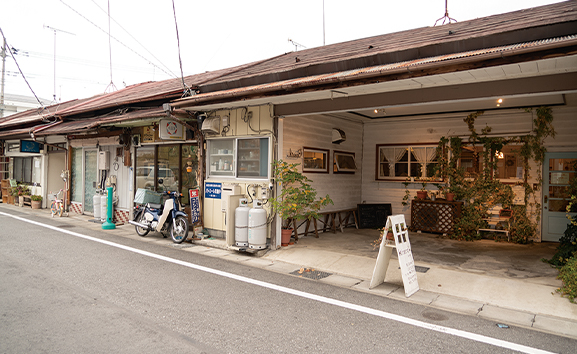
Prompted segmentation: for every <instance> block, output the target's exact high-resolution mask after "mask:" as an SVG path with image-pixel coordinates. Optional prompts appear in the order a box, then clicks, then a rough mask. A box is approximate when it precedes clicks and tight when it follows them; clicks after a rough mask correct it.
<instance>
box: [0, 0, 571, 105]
mask: <svg viewBox="0 0 577 354" xmlns="http://www.w3.org/2000/svg"><path fill="white" fill-rule="evenodd" d="M558 2H560V0H550V1H548V0H483V1H478V0H448V13H449V16H450V17H451V18H453V19H455V20H457V21H466V20H471V19H475V18H479V17H485V16H490V15H495V14H499V13H505V12H511V11H516V10H521V9H526V8H531V7H535V6H542V5H547V4H552V3H558ZM173 5H174V10H173ZM108 9H110V11H108ZM323 9H324V11H323ZM175 12H176V23H175V15H174V13H175ZM108 13H109V14H110V17H109V15H108ZM323 14H324V16H323ZM444 15H445V0H404V1H399V0H394V1H393V0H381V1H377V0H355V1H351V0H348V1H345V0H324V1H323V0H291V1H281V0H268V1H267V0H244V1H240V0H238V1H234V0H210V1H206V0H205V1H193V0H138V1H137V0H0V28H1V29H2V32H3V33H4V36H5V38H6V41H7V44H8V46H9V47H10V48H15V49H17V50H18V52H17V54H15V55H14V58H15V59H16V60H14V59H13V58H12V56H10V54H9V53H7V54H8V56H7V57H6V69H5V70H6V74H5V89H4V92H5V94H15V95H24V96H31V97H33V96H34V94H35V95H36V96H38V97H39V98H42V99H46V100H48V101H54V99H55V100H56V101H57V102H64V101H68V100H72V99H77V98H86V97H92V96H94V95H97V94H101V93H103V92H110V91H111V90H114V89H121V88H123V87H125V86H127V85H133V84H137V83H141V82H147V81H160V80H165V79H170V78H176V77H180V75H181V66H180V63H182V72H183V74H184V76H187V75H192V74H198V73H202V72H205V71H212V70H218V69H223V68H228V67H232V66H236V65H241V64H245V63H250V62H253V61H257V60H262V59H266V58H270V57H274V56H277V55H281V54H283V53H287V52H291V51H295V50H302V49H303V48H314V47H318V46H322V45H323V44H327V45H328V44H334V43H340V42H346V41H350V40H355V39H359V38H366V37H371V36H376V35H381V34H386V33H393V32H399V31H403V30H408V29H413V28H420V27H428V26H433V25H434V24H435V22H436V21H437V20H438V19H441V18H443V16H444ZM323 17H324V25H323ZM441 22H443V20H441V21H439V22H438V25H441ZM445 23H448V20H446V21H445ZM109 27H110V31H109V30H108V29H109ZM177 27H178V32H177V30H176V28H177ZM108 33H110V36H109V34H108ZM177 33H178V40H177ZM289 39H291V40H292V41H293V42H294V43H297V44H298V45H296V46H295V44H293V42H290V41H289ZM178 43H180V46H179V45H178ZM0 44H1V42H0ZM179 47H180V50H179ZM179 52H180V58H181V60H179ZM16 63H17V64H18V66H20V69H21V70H22V73H23V74H24V75H22V74H21V73H20V70H19V69H18V66H17V64H16ZM24 77H25V78H26V80H27V81H28V84H29V85H30V87H31V88H30V87H29V86H28V84H27V83H26V81H25V80H24Z"/></svg>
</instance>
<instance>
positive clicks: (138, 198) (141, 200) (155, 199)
mask: <svg viewBox="0 0 577 354" xmlns="http://www.w3.org/2000/svg"><path fill="white" fill-rule="evenodd" d="M134 202H135V203H136V204H146V203H154V204H162V194H161V193H156V192H154V191H151V190H148V189H144V188H138V189H137V190H136V194H135V195H134Z"/></svg>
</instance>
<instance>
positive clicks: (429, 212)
mask: <svg viewBox="0 0 577 354" xmlns="http://www.w3.org/2000/svg"><path fill="white" fill-rule="evenodd" d="M462 205H463V203H462V202H447V201H432V200H418V199H415V200H413V201H412V203H411V230H412V231H425V232H436V233H444V234H445V233H449V232H451V231H452V230H453V225H454V224H455V221H456V220H457V219H458V218H459V217H460V216H461V207H462Z"/></svg>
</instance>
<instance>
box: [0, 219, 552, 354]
mask: <svg viewBox="0 0 577 354" xmlns="http://www.w3.org/2000/svg"><path fill="white" fill-rule="evenodd" d="M0 215H5V216H9V217H12V218H14V219H17V220H21V221H24V222H27V223H30V224H34V225H38V226H41V227H45V228H48V229H52V230H55V231H58V232H62V233H65V234H69V235H72V236H75V237H80V238H83V239H86V240H90V241H94V242H98V243H102V244H105V245H108V246H112V247H116V248H120V249H123V250H126V251H129V252H133V253H138V254H140V255H143V256H147V257H151V258H156V259H159V260H162V261H166V262H170V263H174V264H178V265H181V266H184V267H188V268H192V269H196V270H200V271H203V272H207V273H211V274H215V275H219V276H222V277H226V278H229V279H234V280H238V281H242V282H245V283H249V284H253V285H258V286H261V287H263V288H267V289H272V290H276V291H280V292H283V293H286V294H291V295H295V296H300V297H303V298H306V299H310V300H314V301H319V302H323V303H325V304H330V305H334V306H339V307H342V308H346V309H350V310H354V311H358V312H362V313H366V314H369V315H373V316H378V317H382V318H386V319H389V320H393V321H397V322H401V323H405V324H408V325H411V326H415V327H420V328H424V329H428V330H431V331H436V332H441V333H446V334H450V335H453V336H457V337H461V338H465V339H470V340H473V341H477V342H481V343H486V344H490V345H494V346H497V347H502V348H506V349H511V350H516V351H519V352H522V353H551V352H548V351H545V350H541V349H537V348H532V347H528V346H525V345H521V344H516V343H512V342H507V341H504V340H501V339H496V338H491V337H487V336H484V335H480V334H476V333H471V332H466V331H461V330H458V329H454V328H449V327H444V326H437V325H434V324H431V323H427V322H422V321H418V320H414V319H412V318H408V317H403V316H399V315H395V314H392V313H388V312H384V311H380V310H375V309H372V308H369V307H365V306H360V305H355V304H352V303H349V302H344V301H340V300H335V299H331V298H328V297H324V296H320V295H315V294H310V293H306V292H304V291H300V290H295V289H291V288H287V287H284V286H280V285H275V284H271V283H267V282H263V281H260V280H255V279H251V278H247V277H244V276H241V275H236V274H232V273H228V272H223V271H220V270H217V269H212V268H207V267H204V266H200V265H196V264H193V263H189V262H185V261H181V260H178V259H174V258H170V257H166V256H162V255H159V254H156V253H151V252H147V251H143V250H139V249H137V248H133V247H128V246H124V245H121V244H118V243H114V242H110V241H106V240H101V239H98V238H95V237H91V236H87V235H83V234H79V233H77V232H73V231H69V230H65V229H61V228H58V227H55V226H51V225H46V224H42V223H40V222H37V221H33V220H28V219H24V218H21V217H18V216H15V215H10V214H6V213H3V212H0Z"/></svg>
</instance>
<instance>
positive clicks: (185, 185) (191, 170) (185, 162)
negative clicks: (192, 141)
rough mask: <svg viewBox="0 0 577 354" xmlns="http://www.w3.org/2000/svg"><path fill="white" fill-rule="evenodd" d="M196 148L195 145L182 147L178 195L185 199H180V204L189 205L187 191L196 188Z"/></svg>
mask: <svg viewBox="0 0 577 354" xmlns="http://www.w3.org/2000/svg"><path fill="white" fill-rule="evenodd" d="M197 150H198V147H197V146H196V145H183V146H182V166H181V169H180V171H181V174H182V187H181V189H180V193H182V195H183V196H187V197H186V198H182V203H183V204H185V205H188V204H189V203H190V200H189V197H188V190H189V189H193V188H198V181H197V179H196V172H197V169H198V155H197Z"/></svg>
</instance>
